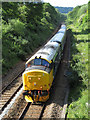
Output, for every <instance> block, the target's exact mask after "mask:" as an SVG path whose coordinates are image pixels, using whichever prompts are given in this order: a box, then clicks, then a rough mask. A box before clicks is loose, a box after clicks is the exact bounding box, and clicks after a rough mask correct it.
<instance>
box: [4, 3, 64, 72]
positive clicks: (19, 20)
mask: <svg viewBox="0 0 90 120" xmlns="http://www.w3.org/2000/svg"><path fill="white" fill-rule="evenodd" d="M62 17H63V16H62V15H61V14H60V13H59V12H58V11H57V10H56V9H55V8H54V7H52V6H51V5H50V4H48V3H39V4H35V3H25V4H23V3H15V2H7V3H5V2H3V3H2V19H3V20H2V72H3V74H5V73H7V71H8V70H9V69H10V68H12V66H13V65H15V64H16V63H17V62H18V61H19V60H25V57H26V55H27V54H30V53H32V52H33V51H34V50H35V49H36V48H37V47H38V46H40V45H42V44H43V43H44V42H45V41H46V40H47V38H48V37H49V36H50V35H51V33H52V32H53V31H54V29H55V28H56V26H58V25H59V24H60V22H61V18H62ZM62 20H63V19H62Z"/></svg>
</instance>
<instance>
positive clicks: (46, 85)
mask: <svg viewBox="0 0 90 120" xmlns="http://www.w3.org/2000/svg"><path fill="white" fill-rule="evenodd" d="M65 43H66V25H64V24H62V25H61V27H60V29H59V30H58V32H57V33H56V34H55V35H54V36H53V37H52V38H51V39H50V40H49V41H48V42H47V43H46V44H45V45H44V46H43V47H42V48H41V49H40V50H38V51H37V52H36V53H35V54H34V55H33V56H32V57H31V58H30V59H29V60H28V61H27V62H26V64H25V71H24V72H23V74H22V79H23V95H24V97H25V100H26V101H27V102H35V103H36V102H46V101H47V100H48V99H49V96H50V88H51V86H52V83H53V80H54V78H55V74H56V71H57V68H58V66H59V63H60V61H61V57H62V55H63V49H64V46H65Z"/></svg>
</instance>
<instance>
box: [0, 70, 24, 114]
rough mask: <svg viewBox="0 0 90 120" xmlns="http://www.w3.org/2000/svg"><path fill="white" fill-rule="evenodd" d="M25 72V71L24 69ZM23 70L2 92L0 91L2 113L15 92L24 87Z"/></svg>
mask: <svg viewBox="0 0 90 120" xmlns="http://www.w3.org/2000/svg"><path fill="white" fill-rule="evenodd" d="M22 72H23V71H22ZM22 72H21V73H19V74H18V75H17V76H16V77H15V78H14V79H13V80H12V81H11V82H10V83H9V84H8V85H7V86H6V87H5V88H4V89H3V90H2V91H1V92H0V113H2V111H3V110H4V109H5V108H6V107H7V105H8V104H9V103H10V101H11V100H12V99H13V97H14V96H15V94H16V93H17V92H18V91H19V90H20V88H21V87H22V85H23V84H22V78H21V75H22Z"/></svg>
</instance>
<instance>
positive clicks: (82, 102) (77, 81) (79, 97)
mask: <svg viewBox="0 0 90 120" xmlns="http://www.w3.org/2000/svg"><path fill="white" fill-rule="evenodd" d="M88 5H90V2H89V4H88ZM88 5H87V4H86V5H82V6H77V7H76V8H74V9H73V11H72V12H69V14H68V16H67V18H68V19H67V21H66V23H67V26H68V29H69V33H70V38H71V64H70V68H69V72H70V73H71V74H70V75H69V76H68V80H69V84H70V94H69V106H68V110H67V111H68V115H67V118H81V119H85V118H88V107H89V106H88V42H89V40H88V35H90V33H89V28H88V23H87V22H89V21H88Z"/></svg>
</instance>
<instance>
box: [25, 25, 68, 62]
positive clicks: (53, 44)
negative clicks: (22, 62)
mask: <svg viewBox="0 0 90 120" xmlns="http://www.w3.org/2000/svg"><path fill="white" fill-rule="evenodd" d="M65 32H66V26H65V25H61V29H60V30H59V31H58V32H57V33H56V34H55V35H54V37H52V38H51V40H50V41H49V42H47V44H46V45H44V47H42V48H41V49H40V50H39V51H38V52H36V53H35V54H34V55H33V56H32V57H31V58H30V59H29V60H28V61H27V62H26V64H27V63H28V62H29V61H31V60H32V59H35V58H36V57H37V58H39V57H40V58H42V59H46V60H47V61H49V62H50V61H51V60H52V59H53V57H54V55H55V53H56V51H57V49H58V48H59V46H60V43H61V42H62V39H63V37H64V33H65Z"/></svg>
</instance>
